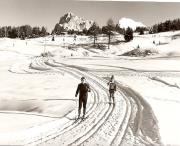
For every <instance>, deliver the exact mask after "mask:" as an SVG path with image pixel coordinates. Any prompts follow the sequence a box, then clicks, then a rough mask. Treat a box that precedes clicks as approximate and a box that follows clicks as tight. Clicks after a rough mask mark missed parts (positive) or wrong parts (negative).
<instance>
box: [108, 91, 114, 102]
mask: <svg viewBox="0 0 180 146" xmlns="http://www.w3.org/2000/svg"><path fill="white" fill-rule="evenodd" d="M111 98H112V99H113V102H114V90H109V100H110V101H111Z"/></svg>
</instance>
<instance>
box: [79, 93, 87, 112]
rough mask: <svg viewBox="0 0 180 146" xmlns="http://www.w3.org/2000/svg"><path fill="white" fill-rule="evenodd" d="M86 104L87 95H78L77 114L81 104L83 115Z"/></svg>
mask: <svg viewBox="0 0 180 146" xmlns="http://www.w3.org/2000/svg"><path fill="white" fill-rule="evenodd" d="M86 104H87V96H80V97H79V108H78V114H79V115H80V113H81V108H82V105H83V115H85V113H86Z"/></svg>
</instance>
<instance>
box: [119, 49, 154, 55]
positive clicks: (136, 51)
mask: <svg viewBox="0 0 180 146" xmlns="http://www.w3.org/2000/svg"><path fill="white" fill-rule="evenodd" d="M155 53H157V52H156V51H154V50H150V49H145V50H141V49H134V50H131V51H129V52H126V53H124V54H122V55H123V56H132V57H140V56H143V57H145V56H148V55H153V54H155Z"/></svg>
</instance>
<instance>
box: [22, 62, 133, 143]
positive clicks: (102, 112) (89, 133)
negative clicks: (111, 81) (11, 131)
mask: <svg viewBox="0 0 180 146" xmlns="http://www.w3.org/2000/svg"><path fill="white" fill-rule="evenodd" d="M33 63H34V64H35V66H37V68H36V69H37V70H38V69H40V70H41V69H42V70H41V71H43V72H46V71H47V72H49V73H53V72H51V71H49V69H51V70H53V71H54V72H60V73H62V71H63V72H66V73H69V74H71V75H72V76H74V77H75V78H78V79H79V78H80V76H85V77H86V78H87V79H88V80H89V81H91V82H92V83H93V84H95V85H97V86H98V87H100V88H101V90H102V91H103V92H105V96H104V97H103V98H104V99H106V98H107V99H108V90H107V89H106V88H105V87H104V86H102V85H101V84H100V83H99V82H98V81H96V79H98V80H99V81H101V82H104V83H106V82H107V80H105V79H102V78H100V77H98V76H96V75H94V74H92V73H89V72H88V73H87V72H86V73H85V72H81V71H80V70H78V69H74V68H70V67H62V65H58V62H53V63H50V62H48V61H47V62H45V61H44V59H43V58H35V59H34V60H33ZM59 64H61V63H59ZM32 69H35V68H32ZM46 69H47V70H46ZM24 71H25V70H24ZM25 72H28V71H25ZM31 73H32V72H31ZM92 87H93V86H92ZM118 90H119V92H120V93H121V95H122V96H123V98H124V100H125V101H126V113H125V116H124V117H123V121H122V123H121V124H120V126H119V127H118V131H117V133H116V134H115V137H114V138H113V140H112V141H111V145H120V144H121V142H122V139H123V137H124V135H125V133H126V130H127V127H128V122H129V119H130V116H131V113H130V116H128V113H129V110H132V109H131V104H130V100H128V98H127V97H126V96H125V95H124V94H123V93H122V92H121V91H120V89H119V88H118ZM92 91H93V94H94V102H93V104H92V105H91V107H90V108H89V109H88V111H87V115H88V116H89V117H91V118H95V119H91V118H90V119H87V120H85V121H83V122H82V123H81V121H79V122H77V123H74V122H73V123H71V124H69V125H68V124H67V126H66V127H65V128H63V129H61V130H60V131H56V132H55V133H51V134H50V135H47V136H46V137H43V139H44V140H43V139H42V138H40V139H38V140H36V141H32V142H30V143H28V144H27V145H35V144H36V145H46V143H49V142H50V141H51V140H52V142H53V141H56V140H57V141H58V140H59V138H60V139H61V137H63V135H64V134H66V133H77V131H76V130H77V129H78V130H79V129H81V128H83V126H84V125H89V126H90V127H89V129H88V128H87V130H86V131H85V132H84V133H83V134H82V135H78V137H75V138H74V139H73V140H70V142H69V141H65V142H64V143H63V145H69V146H71V145H83V144H84V143H85V142H86V141H87V140H89V139H90V138H92V137H93V136H94V135H95V134H96V133H97V131H99V130H100V128H101V127H102V126H103V125H104V124H105V123H106V122H107V120H108V119H109V118H110V117H111V115H112V114H113V111H114V106H113V105H109V104H108V107H107V104H104V108H103V107H101V106H100V107H99V105H100V104H102V103H101V102H102V101H101V99H100V95H99V93H98V91H97V90H96V89H95V87H94V88H93V90H92ZM104 99H103V100H104ZM99 108H100V109H99ZM94 111H95V112H94ZM96 111H98V112H99V113H98V115H97V114H96ZM131 112H132V111H131ZM97 117H98V118H97ZM99 117H100V118H99ZM94 122H95V123H94ZM124 124H127V125H125V126H126V129H125V130H124V131H123V133H122V127H123V126H124ZM85 129H86V128H85ZM59 142H60V141H59ZM50 143H51V142H50ZM56 144H57V145H58V143H56ZM53 146H54V145H53Z"/></svg>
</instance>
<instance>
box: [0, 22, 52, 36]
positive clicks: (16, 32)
mask: <svg viewBox="0 0 180 146" xmlns="http://www.w3.org/2000/svg"><path fill="white" fill-rule="evenodd" d="M48 34H49V33H48V32H47V30H46V28H45V27H44V26H42V27H38V26H37V27H31V26H30V25H23V26H18V27H12V26H3V27H1V28H0V37H8V38H21V39H25V38H36V37H44V36H46V35H48Z"/></svg>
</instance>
